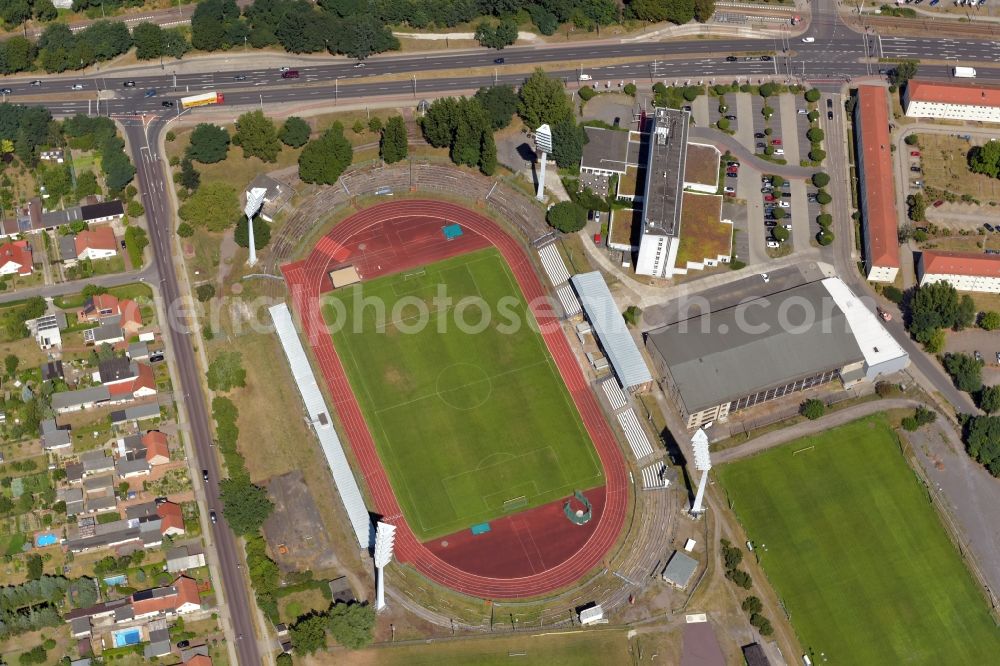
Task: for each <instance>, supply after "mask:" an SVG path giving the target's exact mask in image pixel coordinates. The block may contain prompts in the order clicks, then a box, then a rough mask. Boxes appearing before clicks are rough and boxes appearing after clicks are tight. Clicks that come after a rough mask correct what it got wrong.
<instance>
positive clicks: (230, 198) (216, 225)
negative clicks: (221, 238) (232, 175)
mask: <svg viewBox="0 0 1000 666" xmlns="http://www.w3.org/2000/svg"><path fill="white" fill-rule="evenodd" d="M177 214H178V215H179V216H180V218H181V219H182V220H184V221H185V222H188V223H190V224H192V225H193V226H196V227H205V228H207V229H208V230H209V231H223V230H224V229H228V228H229V227H230V226H232V224H233V222H234V221H235V220H236V219H237V218H238V217H239V216H240V205H239V199H238V198H237V196H236V190H235V189H233V188H232V187H231V186H230V185H227V184H225V183H221V182H220V183H207V184H205V185H203V186H202V187H200V188H198V191H197V192H195V193H194V195H193V196H191V198H189V199H188V200H187V201H185V202H184V203H183V204H182V205H181V207H180V208H179V209H178V211H177Z"/></svg>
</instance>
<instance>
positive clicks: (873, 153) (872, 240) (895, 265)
mask: <svg viewBox="0 0 1000 666" xmlns="http://www.w3.org/2000/svg"><path fill="white" fill-rule="evenodd" d="M854 143H855V150H856V151H857V156H858V159H857V160H856V162H857V169H858V203H859V207H860V208H861V227H862V230H863V232H864V244H865V248H864V249H865V252H864V260H865V275H866V276H867V278H868V279H869V280H870V281H872V282H893V281H894V280H895V279H896V273H897V272H898V271H899V239H898V237H897V230H898V227H899V218H898V215H897V212H896V187H895V185H894V184H893V179H892V151H891V148H890V138H889V96H888V94H887V93H886V89H885V88H883V87H881V86H858V95H857V103H856V104H855V105H854Z"/></svg>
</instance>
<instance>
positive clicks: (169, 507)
mask: <svg viewBox="0 0 1000 666" xmlns="http://www.w3.org/2000/svg"><path fill="white" fill-rule="evenodd" d="M156 515H158V516H159V517H160V533H161V534H163V536H179V535H181V534H184V533H185V529H184V513H183V512H182V511H181V505H180V504H175V503H173V502H164V503H163V504H160V505H159V506H157V507H156Z"/></svg>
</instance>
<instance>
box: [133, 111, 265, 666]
mask: <svg viewBox="0 0 1000 666" xmlns="http://www.w3.org/2000/svg"><path fill="white" fill-rule="evenodd" d="M165 124H166V123H165V121H164V120H162V119H157V120H155V121H153V122H152V123H150V124H149V125H143V124H142V123H139V122H131V123H127V124H125V136H126V139H127V141H128V145H129V148H130V149H131V152H132V159H133V161H134V162H135V167H136V181H137V183H138V186H139V191H140V192H141V193H142V205H143V206H144V207H145V209H146V224H147V227H148V230H149V240H150V248H151V250H152V252H153V266H154V267H155V269H156V273H157V275H158V276H159V285H158V289H159V296H160V298H161V299H162V300H163V310H164V311H165V312H166V314H167V318H168V321H166V322H162V330H163V331H165V332H166V334H167V335H169V336H170V347H169V348H168V351H169V352H170V353H171V355H172V356H173V360H174V367H175V368H176V370H177V374H178V375H179V377H178V378H179V379H180V390H179V391H175V395H176V396H177V397H178V399H179V400H181V401H182V402H183V403H184V406H185V409H186V412H187V418H188V424H187V425H188V428H189V433H190V438H191V443H192V446H193V447H194V450H195V453H196V456H197V458H198V462H199V463H200V464H201V467H202V469H205V470H208V482H207V483H204V484H203V487H204V491H205V501H206V503H207V506H208V509H209V510H210V511H215V512H216V515H217V516H218V521H219V522H218V524H217V525H211V524H210V523H208V524H209V526H210V529H211V534H209V535H207V536H208V537H209V539H210V541H211V542H212V543H213V545H214V547H215V551H216V553H217V555H218V557H219V570H220V571H221V572H222V587H223V592H224V595H225V608H226V611H227V612H228V614H229V616H230V618H231V620H232V624H233V631H234V632H235V634H236V635H235V636H231V639H235V644H234V647H235V650H236V654H237V657H238V660H237V663H239V664H259V663H261V655H260V652H259V651H258V649H257V642H256V632H255V631H254V623H253V614H254V608H255V606H254V604H255V603H256V602H255V601H254V599H253V598H252V597H251V596H250V594H249V591H248V590H247V586H246V584H245V583H244V579H243V575H242V571H241V569H239V568H238V567H237V566H236V564H237V563H238V562H241V561H242V559H243V556H242V553H241V552H240V551H239V547H238V546H237V543H236V537H235V535H234V534H233V532H232V531H231V530H230V529H229V528H228V526H227V525H226V521H225V517H224V516H223V514H222V503H221V502H220V501H219V479H220V478H221V474H220V472H219V463H218V460H217V457H216V455H215V450H214V448H213V446H214V443H213V438H212V426H211V423H210V421H209V414H208V408H207V405H206V400H205V393H204V391H203V390H202V383H201V376H202V373H201V370H200V369H199V368H198V363H197V361H196V359H195V353H194V344H195V341H194V340H193V338H192V336H191V332H193V331H194V330H197V326H198V323H197V322H196V321H194V320H191V319H189V318H188V317H187V316H186V313H184V312H183V311H182V310H181V309H180V304H181V303H182V302H188V301H189V300H190V294H183V295H182V294H181V290H180V285H179V284H178V282H177V273H176V271H175V270H174V262H173V252H171V248H172V246H173V240H174V235H173V215H172V207H171V201H170V194H169V192H168V190H167V189H166V188H167V187H170V186H171V185H170V182H171V181H170V179H169V178H168V177H167V176H166V174H165V173H164V162H163V161H162V160H160V159H159V155H158V154H157V143H158V139H159V136H160V133H161V132H162V131H163V127H164V125H165ZM165 184H166V185H165ZM180 394H183V398H181V395H180ZM193 482H194V483H202V482H201V480H200V479H193ZM203 524H204V523H203ZM216 585H218V581H216Z"/></svg>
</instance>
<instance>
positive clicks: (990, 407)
mask: <svg viewBox="0 0 1000 666" xmlns="http://www.w3.org/2000/svg"><path fill="white" fill-rule="evenodd" d="M979 408H980V409H981V410H983V411H984V412H987V413H989V414H992V413H994V412H1000V386H997V385H994V386H985V387H983V391H982V393H980V394H979Z"/></svg>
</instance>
